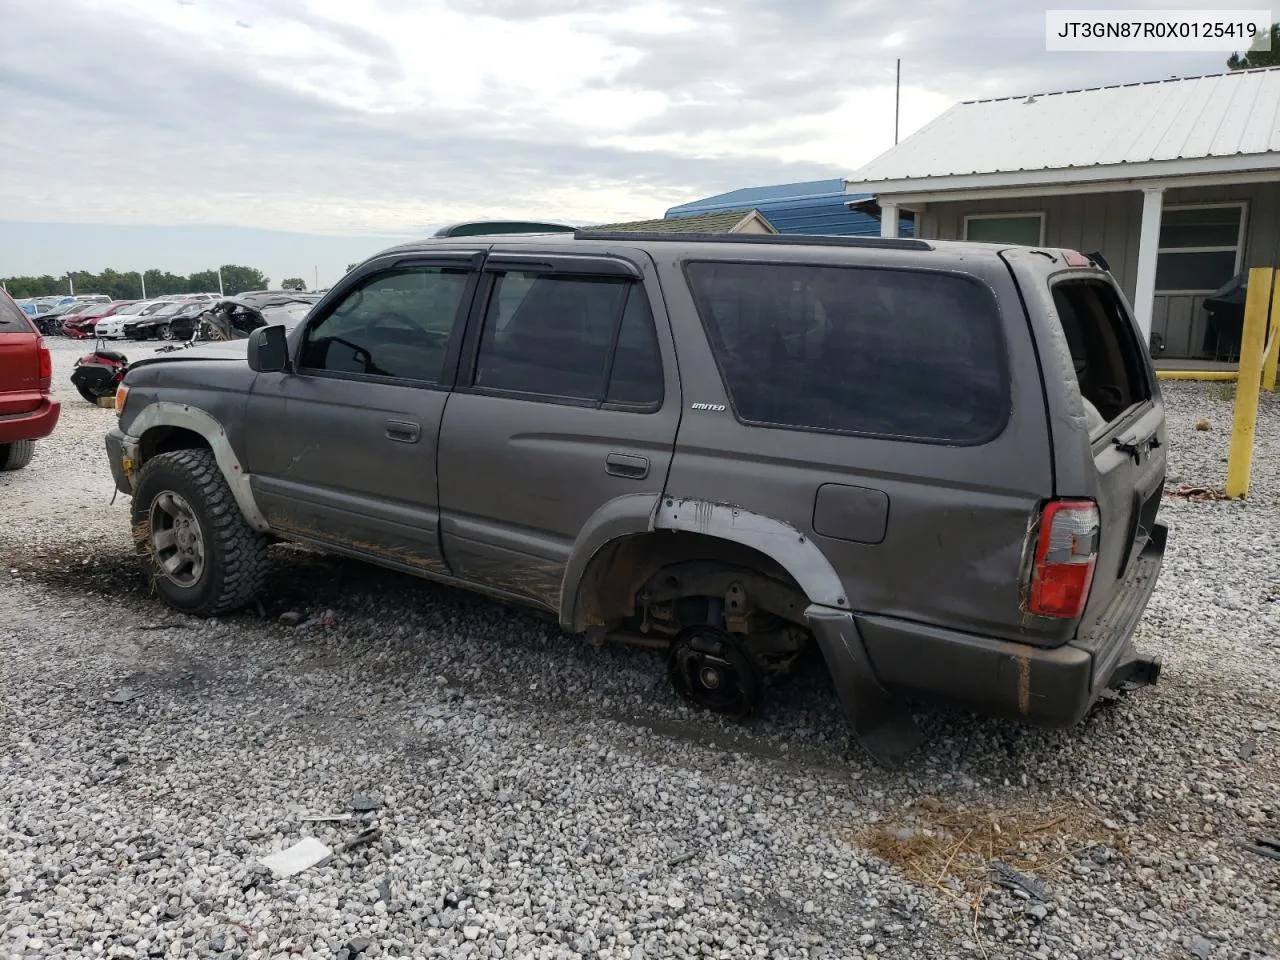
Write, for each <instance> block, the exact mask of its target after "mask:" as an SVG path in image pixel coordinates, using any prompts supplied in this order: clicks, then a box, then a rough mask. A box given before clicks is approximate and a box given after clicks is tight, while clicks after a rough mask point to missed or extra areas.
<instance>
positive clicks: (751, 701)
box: [667, 627, 761, 717]
mask: <svg viewBox="0 0 1280 960" xmlns="http://www.w3.org/2000/svg"><path fill="white" fill-rule="evenodd" d="M667 670H668V675H669V676H670V678H671V682H672V684H673V685H674V686H675V688H676V690H677V691H678V692H679V693H680V694H681V695H682V696H683V697H684V698H685V699H687V700H688V701H690V702H691V703H693V704H694V705H696V706H698V707H701V708H703V709H705V710H712V711H714V712H716V713H723V714H726V715H728V716H732V717H744V716H746V715H747V714H748V713H750V712H751V711H752V710H754V709H755V707H756V704H757V703H758V702H759V699H760V692H761V682H760V676H759V673H758V672H757V670H756V668H755V666H754V665H753V664H752V663H751V660H750V659H749V658H748V657H747V655H746V653H745V652H744V651H743V649H742V647H741V645H740V644H739V643H738V640H737V639H736V638H735V637H733V636H732V635H731V634H728V633H725V632H723V631H721V630H717V629H715V628H713V627H694V628H692V629H690V630H686V631H685V632H684V633H682V634H681V635H680V636H678V637H676V639H675V640H674V641H673V642H672V644H671V650H670V653H669V655H668V660H667Z"/></svg>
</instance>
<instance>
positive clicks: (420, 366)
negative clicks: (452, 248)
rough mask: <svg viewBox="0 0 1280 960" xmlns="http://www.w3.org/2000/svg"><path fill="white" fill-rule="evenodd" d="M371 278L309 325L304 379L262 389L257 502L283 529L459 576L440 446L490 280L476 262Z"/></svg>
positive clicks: (253, 438)
mask: <svg viewBox="0 0 1280 960" xmlns="http://www.w3.org/2000/svg"><path fill="white" fill-rule="evenodd" d="M365 269H366V275H365V276H363V277H361V278H360V279H359V281H358V282H357V283H356V284H355V285H354V286H353V287H352V288H351V290H350V291H349V292H348V293H347V295H346V296H345V297H343V298H341V299H340V300H338V301H337V302H336V303H335V304H334V305H333V306H332V307H326V308H325V309H323V310H322V311H320V312H319V313H317V314H316V315H315V316H314V317H312V318H311V319H310V320H309V321H308V323H307V327H306V329H305V330H304V331H303V334H302V337H301V340H300V343H299V344H298V349H297V356H296V358H295V370H294V371H291V372H285V373H268V374H261V375H259V376H258V378H257V380H256V381H255V383H254V386H253V391H252V394H251V396H250V398H249V411H248V419H249V421H250V422H251V423H253V424H254V430H253V431H252V432H251V434H250V436H249V439H248V445H247V454H248V455H247V458H246V459H247V461H248V463H247V466H248V469H249V472H250V476H251V482H252V486H253V491H254V495H255V497H256V498H257V501H258V504H259V507H260V508H261V510H262V511H263V513H264V514H265V516H266V518H267V520H268V522H269V523H270V524H271V526H272V528H273V529H275V530H278V531H280V532H281V533H284V534H289V535H293V536H297V537H302V538H304V539H308V540H313V541H316V542H318V543H321V544H323V545H326V546H331V547H338V548H340V549H343V550H346V551H348V552H352V553H355V554H358V555H362V556H367V557H370V558H373V559H379V560H382V561H384V562H391V563H394V564H396V565H399V566H402V567H406V568H410V569H417V570H420V571H425V572H433V573H447V572H448V571H447V569H446V568H445V566H444V563H443V559H442V556H441V552H440V540H439V531H438V521H439V506H438V499H437V487H436V453H437V442H438V438H439V429H440V421H441V417H442V415H443V413H444V408H445V402H446V400H447V399H448V397H449V392H448V391H449V385H450V383H451V381H452V377H453V370H454V367H455V364H456V359H455V358H456V355H457V347H458V344H457V340H458V339H459V338H460V336H461V330H462V325H463V324H462V321H463V318H465V315H466V312H467V310H468V308H469V306H470V300H471V295H472V293H473V290H474V284H475V279H476V276H477V274H476V273H475V271H474V270H473V267H472V261H470V260H468V259H467V258H457V259H448V258H438V257H433V258H432V259H431V260H429V261H416V262H409V263H405V262H404V261H403V260H401V261H397V262H394V263H388V264H387V265H386V266H384V267H382V268H378V267H377V266H376V265H375V266H374V267H372V268H365Z"/></svg>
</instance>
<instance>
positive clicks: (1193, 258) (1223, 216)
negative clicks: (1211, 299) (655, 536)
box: [1156, 204, 1244, 293]
mask: <svg viewBox="0 0 1280 960" xmlns="http://www.w3.org/2000/svg"><path fill="white" fill-rule="evenodd" d="M1243 219H1244V207H1243V206H1241V205H1240V204H1233V205H1231V206H1223V207H1169V208H1166V209H1165V211H1164V213H1163V214H1162V215H1161V218H1160V247H1159V253H1158V256H1157V259H1156V290H1157V291H1160V292H1162V293H1168V292H1173V291H1177V292H1182V293H1212V292H1213V291H1214V290H1217V289H1218V288H1219V287H1220V286H1222V285H1223V284H1224V283H1226V282H1227V281H1228V280H1230V279H1231V278H1232V277H1233V276H1235V274H1236V269H1237V267H1236V265H1237V264H1238V263H1239V261H1240V227H1241V224H1242V222H1243Z"/></svg>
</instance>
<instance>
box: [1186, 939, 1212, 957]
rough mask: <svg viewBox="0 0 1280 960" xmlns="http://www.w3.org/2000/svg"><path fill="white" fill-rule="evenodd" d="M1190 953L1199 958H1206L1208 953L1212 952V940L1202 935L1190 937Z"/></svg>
mask: <svg viewBox="0 0 1280 960" xmlns="http://www.w3.org/2000/svg"><path fill="white" fill-rule="evenodd" d="M1191 953H1192V955H1193V956H1196V957H1199V958H1200V960H1208V957H1209V954H1211V953H1213V941H1212V940H1207V939H1205V938H1204V937H1192V938H1191Z"/></svg>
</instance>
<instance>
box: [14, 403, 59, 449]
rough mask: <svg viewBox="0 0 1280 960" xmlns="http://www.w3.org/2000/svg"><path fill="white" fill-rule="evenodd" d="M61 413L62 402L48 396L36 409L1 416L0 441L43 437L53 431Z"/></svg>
mask: <svg viewBox="0 0 1280 960" xmlns="http://www.w3.org/2000/svg"><path fill="white" fill-rule="evenodd" d="M61 414H62V404H60V403H59V402H58V401H57V400H50V399H48V398H47V397H46V398H45V399H44V400H43V401H41V403H40V406H38V407H36V408H35V409H34V410H30V411H28V412H26V413H11V414H6V415H4V416H0V443H14V442H16V441H18V440H40V439H43V438H44V437H47V436H48V435H49V434H51V433H53V428H54V427H56V426H57V425H58V417H59V416H60V415H61Z"/></svg>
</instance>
